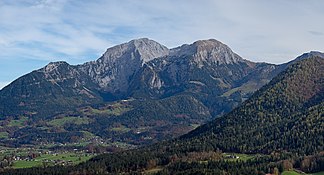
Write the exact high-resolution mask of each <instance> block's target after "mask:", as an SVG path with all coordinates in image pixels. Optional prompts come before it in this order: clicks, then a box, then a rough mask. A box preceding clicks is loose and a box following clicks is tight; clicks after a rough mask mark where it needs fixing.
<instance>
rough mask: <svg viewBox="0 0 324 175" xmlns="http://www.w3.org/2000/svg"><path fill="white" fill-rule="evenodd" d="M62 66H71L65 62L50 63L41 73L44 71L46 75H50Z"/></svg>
mask: <svg viewBox="0 0 324 175" xmlns="http://www.w3.org/2000/svg"><path fill="white" fill-rule="evenodd" d="M61 66H69V63H67V62H65V61H57V62H50V63H48V64H47V65H46V66H45V67H43V68H42V69H40V71H42V72H44V73H50V72H53V71H55V70H57V69H58V68H59V67H61Z"/></svg>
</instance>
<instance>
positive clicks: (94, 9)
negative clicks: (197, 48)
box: [0, 0, 324, 89]
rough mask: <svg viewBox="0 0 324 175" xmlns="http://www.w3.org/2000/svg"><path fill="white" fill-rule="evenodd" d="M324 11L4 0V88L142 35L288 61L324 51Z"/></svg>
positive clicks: (265, 1)
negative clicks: (213, 43)
mask: <svg viewBox="0 0 324 175" xmlns="http://www.w3.org/2000/svg"><path fill="white" fill-rule="evenodd" d="M323 9H324V1H322V0H271V1H269V0H244V1H243V0H91V1H89V0H0V89H1V88H2V87H4V86H5V85H7V84H8V83H10V82H12V81H13V80H15V79H16V78H18V77H20V76H22V75H24V74H26V73H29V72H31V71H32V70H35V69H39V68H41V67H43V66H45V65H46V64H48V63H49V62H51V61H60V60H64V61H67V62H68V63H70V64H82V63H84V62H86V61H90V60H96V59H97V58H99V57H100V56H101V55H102V54H103V53H104V52H105V50H106V49H107V48H109V47H112V46H114V45H117V44H121V43H124V42H128V41H129V40H132V39H136V38H143V37H145V38H150V39H153V40H155V41H157V42H159V43H161V44H163V45H165V46H167V47H169V48H173V47H176V46H180V45H182V44H185V43H187V44H190V43H192V42H194V41H196V40H202V39H210V38H214V39H217V40H219V41H221V42H223V43H225V44H226V45H228V46H229V47H230V48H231V49H232V50H233V51H234V52H236V53H237V54H239V55H240V56H242V57H243V58H245V59H248V60H251V61H256V62H269V63H275V64H279V63H284V62H287V61H289V60H292V59H294V58H296V57H297V56H299V55H301V54H302V53H305V52H309V51H311V50H313V51H321V52H323V51H324V48H323V46H324V23H323V20H324V10H323Z"/></svg>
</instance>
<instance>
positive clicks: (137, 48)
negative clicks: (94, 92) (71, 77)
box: [80, 38, 169, 93]
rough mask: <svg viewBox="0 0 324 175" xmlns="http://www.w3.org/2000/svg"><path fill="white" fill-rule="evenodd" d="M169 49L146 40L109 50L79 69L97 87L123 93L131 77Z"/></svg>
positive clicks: (164, 54) (135, 41)
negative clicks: (96, 84)
mask: <svg viewBox="0 0 324 175" xmlns="http://www.w3.org/2000/svg"><path fill="white" fill-rule="evenodd" d="M168 54H169V49H168V48H167V47H165V46H163V45H161V44H159V43H157V42H155V41H153V40H149V39H147V38H143V39H137V40H132V41H130V42H128V43H125V44H121V45H118V46H115V47H112V48H109V49H108V50H107V51H106V52H105V53H104V54H103V56H102V57H101V58H99V59H98V60H97V61H93V62H88V63H86V64H84V65H82V66H81V67H80V70H82V71H84V72H86V73H87V74H88V75H89V76H90V77H91V78H92V79H93V81H94V82H96V83H98V85H99V87H100V88H101V89H103V90H105V91H110V92H116V93H120V92H125V91H126V90H127V88H128V86H129V81H130V79H131V78H132V76H133V75H134V74H135V73H136V72H137V71H138V70H139V69H140V68H141V67H142V66H143V64H145V63H146V62H149V61H151V60H153V59H154V58H159V57H164V56H166V55H168Z"/></svg>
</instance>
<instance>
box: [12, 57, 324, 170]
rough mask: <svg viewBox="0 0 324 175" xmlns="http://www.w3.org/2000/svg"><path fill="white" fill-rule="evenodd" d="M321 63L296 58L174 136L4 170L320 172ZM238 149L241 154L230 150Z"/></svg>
mask: <svg viewBox="0 0 324 175" xmlns="http://www.w3.org/2000/svg"><path fill="white" fill-rule="evenodd" d="M323 66H324V58H323V57H319V56H314V55H310V56H309V57H308V58H304V59H302V60H299V61H295V62H294V63H293V64H290V65H289V66H288V67H287V69H286V70H284V71H283V72H281V73H279V74H278V75H277V76H276V77H274V78H273V79H272V80H271V81H270V82H269V83H268V84H266V85H265V86H263V87H262V88H261V89H259V90H258V91H256V92H255V93H254V94H253V95H252V96H251V97H250V98H249V99H248V100H246V101H245V102H244V103H243V104H241V105H240V106H239V107H237V108H235V109H234V110H233V111H232V112H230V113H228V114H226V115H224V116H222V117H218V118H216V119H214V120H213V121H211V122H209V123H207V124H205V125H202V126H200V127H198V128H197V129H195V130H193V131H191V132H190V133H188V134H186V135H184V136H182V137H180V138H178V139H173V140H170V141H165V142H160V143H157V144H153V145H150V146H146V147H143V148H139V149H134V150H128V151H122V152H117V153H110V154H103V155H99V156H97V157H95V158H92V159H90V160H89V161H88V162H86V163H83V164H80V165H77V166H74V167H66V168H63V167H50V168H46V169H42V168H34V169H30V170H15V171H8V172H7V174H13V173H20V174H27V172H31V173H34V174H37V173H38V174H45V173H54V172H55V174H80V173H81V172H82V173H83V174H147V173H153V174H154V173H156V174H266V173H269V172H271V171H272V172H275V171H280V172H282V171H284V170H291V169H292V167H295V168H298V169H301V170H303V171H307V172H313V171H314V170H315V171H323V166H322V165H323V162H324V157H323V153H322V152H321V151H323V150H324V142H323V140H324V139H323V136H324V129H323V122H324V121H323V115H324V96H323V94H324V93H323V92H324V81H323V77H324V67H323ZM223 152H226V153H227V154H224V153H223ZM237 153H241V154H239V155H240V156H245V157H246V158H244V159H247V160H244V159H239V160H238V161H236V160H234V161H233V160H232V158H229V157H231V156H228V155H232V154H233V155H234V154H237ZM242 153H249V155H244V154H242ZM251 153H252V154H251ZM305 155H306V156H305ZM249 157H252V158H249ZM234 159H237V156H234Z"/></svg>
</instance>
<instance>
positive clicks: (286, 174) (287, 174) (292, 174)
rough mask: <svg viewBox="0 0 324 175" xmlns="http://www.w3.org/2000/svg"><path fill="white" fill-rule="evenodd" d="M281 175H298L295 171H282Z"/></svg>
mask: <svg viewBox="0 0 324 175" xmlns="http://www.w3.org/2000/svg"><path fill="white" fill-rule="evenodd" d="M281 175H300V174H299V173H297V172H296V171H284V172H282V173H281Z"/></svg>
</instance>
